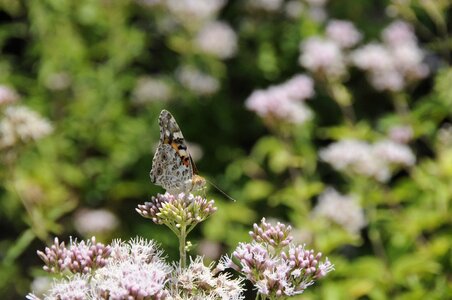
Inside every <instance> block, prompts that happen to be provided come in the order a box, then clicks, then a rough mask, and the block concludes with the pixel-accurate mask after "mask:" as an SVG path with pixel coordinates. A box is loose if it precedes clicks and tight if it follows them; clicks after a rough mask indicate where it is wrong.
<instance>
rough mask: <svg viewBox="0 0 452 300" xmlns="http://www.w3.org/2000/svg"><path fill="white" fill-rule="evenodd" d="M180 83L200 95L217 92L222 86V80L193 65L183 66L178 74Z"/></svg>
mask: <svg viewBox="0 0 452 300" xmlns="http://www.w3.org/2000/svg"><path fill="white" fill-rule="evenodd" d="M176 76H177V78H178V79H179V81H180V83H181V84H182V85H183V86H184V87H185V88H187V89H188V90H190V91H192V92H193V93H195V94H197V95H199V96H209V95H212V94H214V93H216V92H217V91H218V90H219V88H220V82H219V81H218V80H217V79H216V78H214V77H212V76H210V75H209V74H206V73H204V72H201V71H200V70H197V69H195V68H193V67H188V66H184V67H181V68H180V69H179V70H178V71H177V74H176Z"/></svg>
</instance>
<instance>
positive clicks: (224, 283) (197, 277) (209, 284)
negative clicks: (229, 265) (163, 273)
mask: <svg viewBox="0 0 452 300" xmlns="http://www.w3.org/2000/svg"><path fill="white" fill-rule="evenodd" d="M175 272H176V275H175V276H174V279H173V281H172V282H171V287H172V291H171V294H172V296H173V299H237V300H239V299H244V296H243V295H242V293H243V291H244V289H243V286H242V283H243V280H242V279H232V278H231V275H230V274H227V273H220V274H216V273H215V272H213V271H212V266H209V267H206V266H205V265H204V263H203V261H202V257H200V256H198V257H196V259H194V260H191V262H190V265H189V266H188V267H187V268H181V267H180V266H177V267H176V271H175Z"/></svg>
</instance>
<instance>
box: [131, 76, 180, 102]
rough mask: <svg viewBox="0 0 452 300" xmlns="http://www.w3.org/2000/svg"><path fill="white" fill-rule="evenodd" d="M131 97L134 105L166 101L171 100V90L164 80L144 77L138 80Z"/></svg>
mask: <svg viewBox="0 0 452 300" xmlns="http://www.w3.org/2000/svg"><path fill="white" fill-rule="evenodd" d="M132 95H133V101H134V102H135V103H136V104H145V103H150V102H155V101H168V100H169V99H171V96H172V89H171V86H170V85H169V84H168V83H167V82H166V81H165V80H164V79H161V78H157V77H149V76H145V77H141V78H139V79H138V81H137V83H136V85H135V88H134V90H133V93H132Z"/></svg>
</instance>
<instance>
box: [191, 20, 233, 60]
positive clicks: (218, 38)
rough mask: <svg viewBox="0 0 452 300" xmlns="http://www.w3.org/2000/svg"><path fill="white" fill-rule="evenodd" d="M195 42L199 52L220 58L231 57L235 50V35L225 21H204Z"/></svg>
mask: <svg viewBox="0 0 452 300" xmlns="http://www.w3.org/2000/svg"><path fill="white" fill-rule="evenodd" d="M195 43H196V45H197V47H198V48H199V49H200V50H201V52H204V53H206V54H210V55H213V56H216V57H218V58H221V59H226V58H230V57H233V56H234V55H235V53H236V52H237V35H236V34H235V31H234V30H233V29H232V28H231V26H229V24H227V23H225V22H220V21H212V22H209V23H206V24H205V25H204V26H203V28H202V29H201V30H200V31H199V32H198V35H197V36H196V40H195Z"/></svg>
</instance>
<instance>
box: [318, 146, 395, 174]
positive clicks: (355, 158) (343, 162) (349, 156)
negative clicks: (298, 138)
mask: <svg viewBox="0 0 452 300" xmlns="http://www.w3.org/2000/svg"><path fill="white" fill-rule="evenodd" d="M320 159H321V160H323V161H325V162H327V163H329V164H330V165H331V166H332V167H333V168H334V169H336V170H338V171H341V172H345V173H348V174H354V175H362V176H365V177H370V178H374V179H376V180H378V181H381V182H385V181H387V180H388V179H389V178H390V176H391V173H390V170H389V168H388V166H387V164H385V163H384V161H382V160H380V159H378V158H376V157H374V155H373V151H372V146H371V145H370V144H369V143H367V142H365V141H360V140H354V139H346V140H341V141H338V142H335V143H332V144H330V145H329V146H328V147H326V148H324V149H322V150H320Z"/></svg>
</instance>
